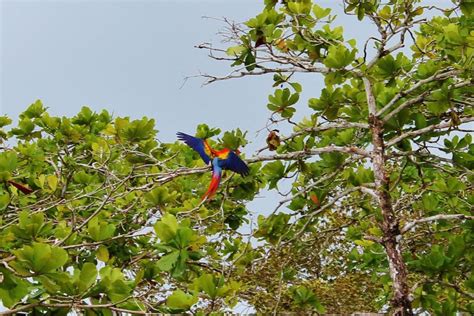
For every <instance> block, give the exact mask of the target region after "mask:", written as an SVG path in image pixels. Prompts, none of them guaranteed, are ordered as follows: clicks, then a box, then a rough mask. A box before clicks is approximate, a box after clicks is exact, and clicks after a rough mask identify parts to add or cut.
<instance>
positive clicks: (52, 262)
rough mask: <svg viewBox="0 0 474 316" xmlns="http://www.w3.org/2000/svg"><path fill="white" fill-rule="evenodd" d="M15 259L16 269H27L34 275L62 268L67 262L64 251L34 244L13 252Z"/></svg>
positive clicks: (46, 245) (66, 255)
mask: <svg viewBox="0 0 474 316" xmlns="http://www.w3.org/2000/svg"><path fill="white" fill-rule="evenodd" d="M14 254H15V255H16V257H17V264H16V265H15V266H16V267H19V268H20V269H21V265H23V266H25V267H28V268H29V269H31V270H32V271H34V272H36V273H47V272H51V271H54V270H56V269H57V268H59V267H62V266H63V265H64V264H65V263H66V262H67V260H68V254H67V252H66V250H64V249H62V248H60V247H54V246H50V245H48V244H43V243H37V242H34V243H33V246H32V247H31V246H25V247H23V248H22V249H20V250H16V251H14Z"/></svg>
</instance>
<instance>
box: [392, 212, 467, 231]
mask: <svg viewBox="0 0 474 316" xmlns="http://www.w3.org/2000/svg"><path fill="white" fill-rule="evenodd" d="M452 219H459V220H463V219H467V220H473V219H474V216H469V215H465V214H439V215H434V216H430V217H424V218H420V219H416V220H414V221H412V222H409V223H407V224H405V226H403V228H402V229H401V230H400V232H401V233H402V234H404V233H406V232H407V231H409V230H410V229H412V228H413V227H415V226H416V225H418V224H421V223H429V222H435V221H439V220H452Z"/></svg>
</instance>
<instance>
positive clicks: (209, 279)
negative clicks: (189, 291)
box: [197, 274, 217, 299]
mask: <svg viewBox="0 0 474 316" xmlns="http://www.w3.org/2000/svg"><path fill="white" fill-rule="evenodd" d="M215 281H216V280H215V278H214V276H213V275H212V274H203V275H201V276H200V277H199V278H198V279H197V284H198V286H199V289H200V290H202V291H204V293H206V294H207V295H209V297H210V298H211V299H214V298H216V296H217V286H216V283H215Z"/></svg>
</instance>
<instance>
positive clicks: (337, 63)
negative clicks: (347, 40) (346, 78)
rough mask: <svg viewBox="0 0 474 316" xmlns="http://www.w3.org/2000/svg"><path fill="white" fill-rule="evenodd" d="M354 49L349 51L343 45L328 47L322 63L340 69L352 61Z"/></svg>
mask: <svg viewBox="0 0 474 316" xmlns="http://www.w3.org/2000/svg"><path fill="white" fill-rule="evenodd" d="M355 53H356V50H355V49H353V50H352V51H349V50H348V49H347V48H346V47H345V46H343V45H337V46H336V45H333V46H330V47H329V49H328V54H327V56H326V58H325V59H324V65H326V66H327V67H329V68H335V69H341V68H344V67H346V66H348V65H350V64H351V63H352V61H353V60H354V57H355Z"/></svg>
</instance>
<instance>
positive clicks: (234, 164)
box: [221, 151, 250, 176]
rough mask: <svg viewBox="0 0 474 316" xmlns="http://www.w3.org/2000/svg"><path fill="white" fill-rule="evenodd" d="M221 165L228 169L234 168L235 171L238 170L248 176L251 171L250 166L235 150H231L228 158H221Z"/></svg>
mask: <svg viewBox="0 0 474 316" xmlns="http://www.w3.org/2000/svg"><path fill="white" fill-rule="evenodd" d="M221 167H222V169H227V170H232V171H234V172H237V173H239V174H241V175H242V176H246V175H248V174H249V173H250V170H249V167H248V166H247V165H246V164H245V162H244V161H243V160H242V159H240V157H239V156H238V155H237V154H236V153H235V152H233V151H231V152H229V155H228V156H227V158H226V159H222V160H221Z"/></svg>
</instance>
